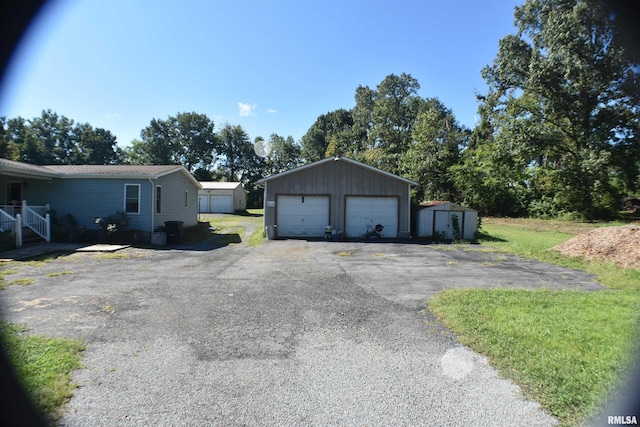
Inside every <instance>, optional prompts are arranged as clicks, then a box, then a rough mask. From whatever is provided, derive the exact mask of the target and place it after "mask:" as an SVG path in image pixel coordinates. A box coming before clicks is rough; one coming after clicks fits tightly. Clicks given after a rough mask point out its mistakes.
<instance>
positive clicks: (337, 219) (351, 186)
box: [264, 161, 410, 237]
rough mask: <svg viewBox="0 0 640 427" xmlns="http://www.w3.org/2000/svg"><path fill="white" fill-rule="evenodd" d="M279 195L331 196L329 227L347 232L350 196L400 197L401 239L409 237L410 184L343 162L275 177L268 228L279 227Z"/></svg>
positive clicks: (269, 184) (268, 197) (269, 192)
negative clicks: (277, 201) (277, 219)
mask: <svg viewBox="0 0 640 427" xmlns="http://www.w3.org/2000/svg"><path fill="white" fill-rule="evenodd" d="M278 195H329V197H330V198H331V200H330V212H329V218H330V222H331V223H330V224H327V225H331V227H332V228H333V229H334V230H339V231H344V230H345V212H346V206H345V200H346V197H347V196H393V197H398V218H399V219H398V236H399V237H409V235H410V231H409V230H410V229H409V227H410V224H409V200H408V198H409V184H407V183H406V182H403V181H400V180H398V179H394V178H392V177H389V176H385V175H383V174H380V173H376V172H374V171H371V170H369V169H366V168H362V167H359V166H357V165H354V164H351V163H348V162H344V161H335V162H326V163H321V164H318V165H317V166H314V167H310V168H306V169H302V170H300V171H297V172H294V173H290V174H287V175H284V176H282V177H280V178H275V179H273V180H270V181H268V182H267V185H266V191H265V213H264V215H265V226H267V227H269V226H274V225H276V217H277V216H276V213H277V209H278V206H277V203H276V200H277V196H278Z"/></svg>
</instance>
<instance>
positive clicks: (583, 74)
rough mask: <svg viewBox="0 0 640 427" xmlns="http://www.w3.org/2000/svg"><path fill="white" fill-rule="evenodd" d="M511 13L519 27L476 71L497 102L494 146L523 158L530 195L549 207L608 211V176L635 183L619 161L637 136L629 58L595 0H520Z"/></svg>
mask: <svg viewBox="0 0 640 427" xmlns="http://www.w3.org/2000/svg"><path fill="white" fill-rule="evenodd" d="M515 21H516V25H517V27H518V34H517V35H509V36H507V37H505V38H503V39H502V40H500V43H499V49H498V54H497V56H496V58H495V60H494V62H493V64H492V65H491V66H488V67H485V68H484V69H483V71H482V75H483V78H484V79H485V80H486V81H487V83H488V85H489V95H488V96H491V97H493V98H495V99H496V100H497V102H496V108H495V109H494V111H493V113H492V114H493V120H494V122H495V127H496V134H495V141H496V144H497V146H498V147H499V150H502V151H508V152H510V153H511V155H512V157H513V158H516V159H518V161H520V162H523V163H526V164H527V167H528V168H530V170H529V171H530V178H531V181H530V182H529V184H528V185H529V189H530V190H531V192H530V195H531V196H533V195H535V196H536V197H543V198H545V199H548V200H549V202H550V203H551V204H552V205H553V211H555V212H577V213H579V214H580V215H582V216H584V217H586V218H596V217H601V216H606V215H608V214H611V212H612V211H614V210H616V209H617V208H618V202H617V199H618V194H617V188H616V187H615V186H614V181H613V180H612V176H615V177H617V180H618V181H620V182H624V183H625V185H626V187H627V188H628V189H630V190H633V191H635V190H637V187H635V186H636V185H637V182H638V170H637V168H636V167H635V165H631V164H630V162H629V160H628V159H629V158H634V159H637V157H633V156H634V155H637V153H638V150H639V148H638V146H639V144H640V141H639V139H638V135H639V134H640V125H639V122H638V117H639V113H640V108H639V107H640V92H639V91H640V89H639V88H640V85H639V84H638V83H639V77H638V73H637V68H635V67H634V66H635V65H636V64H637V62H634V58H633V57H632V55H630V54H628V52H627V51H626V50H625V47H624V45H623V39H622V37H621V35H620V32H619V30H618V28H617V26H616V22H615V20H614V19H612V17H611V15H610V13H609V11H608V10H606V9H605V8H604V6H603V4H602V3H601V2H598V1H596V0H527V1H526V2H525V4H524V5H522V6H520V7H517V8H516V10H515ZM636 59H637V58H636Z"/></svg>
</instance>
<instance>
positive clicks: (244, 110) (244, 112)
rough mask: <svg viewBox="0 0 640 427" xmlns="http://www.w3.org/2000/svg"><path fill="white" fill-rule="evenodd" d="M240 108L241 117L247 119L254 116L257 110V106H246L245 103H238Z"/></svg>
mask: <svg viewBox="0 0 640 427" xmlns="http://www.w3.org/2000/svg"><path fill="white" fill-rule="evenodd" d="M238 108H239V109H240V117H246V116H250V115H252V114H253V111H254V110H255V109H256V104H253V105H251V104H245V103H244V102H238Z"/></svg>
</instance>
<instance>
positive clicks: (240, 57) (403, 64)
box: [0, 0, 524, 147]
mask: <svg viewBox="0 0 640 427" xmlns="http://www.w3.org/2000/svg"><path fill="white" fill-rule="evenodd" d="M523 2H524V0H518V1H513V0H484V1H483V0H442V1H431V0H415V1H409V0H395V1H386V0H385V1H383V0H235V1H232V0H229V1H218V0H208V1H207V0H181V1H178V0H157V1H151V0H133V1H125V0H86V1H68V0H65V1H57V2H56V1H53V2H50V3H48V4H46V5H45V7H44V8H43V9H42V11H41V13H40V15H39V16H38V17H37V19H35V20H34V21H33V22H32V25H31V27H30V29H29V31H28V32H27V33H26V35H25V37H24V39H23V41H22V42H21V44H20V46H19V47H18V49H17V50H16V52H15V53H14V57H13V59H12V62H11V63H10V67H9V68H8V69H7V70H6V73H5V76H4V78H3V80H2V83H1V86H0V116H6V117H8V118H13V117H16V116H22V117H24V118H27V119H30V118H33V117H36V116H39V115H40V112H41V111H42V110H43V109H51V110H53V111H55V112H56V113H58V114H60V115H64V116H66V117H68V118H70V119H73V120H74V121H75V122H80V123H85V122H87V123H89V124H91V125H92V126H93V127H101V128H105V129H108V130H110V131H111V132H112V133H113V134H115V135H116V136H117V140H118V145H119V146H121V147H125V146H127V145H129V143H130V141H131V140H132V139H134V138H139V137H140V131H141V130H142V129H143V128H144V127H146V126H147V125H148V124H149V122H150V121H151V119H153V118H156V119H166V118H167V117H169V116H175V115H176V114H177V113H179V112H191V111H195V112H197V113H204V114H206V115H207V116H208V117H209V118H210V119H212V120H213V121H214V123H215V126H216V129H220V128H221V127H222V126H223V125H224V124H225V123H227V122H228V123H230V124H233V125H236V124H239V125H241V126H242V127H243V128H244V129H245V130H246V131H247V133H248V134H249V136H250V138H251V139H252V140H253V139H254V138H255V137H256V136H262V137H264V138H265V139H268V137H269V135H270V134H272V133H277V134H279V135H281V136H284V137H286V136H289V135H291V136H293V138H294V139H295V140H296V141H299V140H300V138H301V137H302V136H303V135H304V134H305V133H306V131H307V130H308V129H309V127H310V126H311V125H312V124H313V123H314V121H315V120H316V118H317V117H318V116H319V115H321V114H324V113H327V112H329V111H333V110H336V109H339V108H345V109H349V108H352V107H353V106H354V105H355V101H354V95H355V90H356V88H357V87H358V85H362V86H369V87H372V88H375V86H376V85H378V84H379V83H380V82H381V81H382V80H383V79H384V78H385V77H386V76H387V75H389V74H396V75H399V74H401V73H403V72H404V73H408V74H411V75H412V76H413V77H414V78H416V79H417V80H418V82H419V83H420V86H421V89H420V91H419V94H420V95H421V96H422V97H437V98H439V99H440V100H441V101H442V102H443V103H444V104H445V105H446V106H447V107H448V108H450V109H451V110H453V113H454V114H455V116H456V117H457V119H458V121H459V122H460V123H461V124H463V125H465V126H468V127H473V125H474V117H475V115H476V111H477V102H476V99H475V92H476V91H478V92H480V93H483V92H484V91H485V90H486V85H485V83H484V81H483V80H482V78H481V76H480V69H481V68H482V67H483V66H485V65H487V64H490V63H491V62H492V60H493V58H494V57H495V55H496V53H497V49H498V41H499V39H500V38H502V37H504V36H506V35H507V34H513V33H515V31H516V30H515V28H514V27H513V21H514V19H513V9H514V7H515V6H516V5H519V4H522V3H523Z"/></svg>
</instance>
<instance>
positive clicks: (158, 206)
mask: <svg viewBox="0 0 640 427" xmlns="http://www.w3.org/2000/svg"><path fill="white" fill-rule="evenodd" d="M156 213H157V214H161V213H162V187H161V186H159V185H156Z"/></svg>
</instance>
